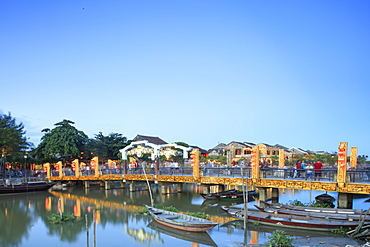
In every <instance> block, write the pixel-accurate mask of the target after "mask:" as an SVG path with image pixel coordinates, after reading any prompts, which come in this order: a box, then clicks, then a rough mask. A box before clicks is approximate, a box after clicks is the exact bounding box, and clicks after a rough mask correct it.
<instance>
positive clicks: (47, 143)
mask: <svg viewBox="0 0 370 247" xmlns="http://www.w3.org/2000/svg"><path fill="white" fill-rule="evenodd" d="M73 124H74V122H72V121H70V120H66V119H64V120H63V121H62V122H59V123H56V124H54V125H55V126H56V127H55V128H54V129H52V130H50V129H43V130H42V132H44V133H45V135H44V136H43V137H42V138H41V143H40V144H39V146H38V147H37V148H36V149H35V154H36V155H38V156H39V158H43V159H46V160H55V159H58V158H61V157H65V158H72V159H73V158H77V157H79V156H80V153H81V152H82V151H83V150H84V145H85V144H86V143H87V142H88V136H87V135H86V134H85V133H84V132H83V131H80V130H77V129H76V128H75V127H74V126H72V125H73Z"/></svg>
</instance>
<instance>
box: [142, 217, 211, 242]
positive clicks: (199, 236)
mask: <svg viewBox="0 0 370 247" xmlns="http://www.w3.org/2000/svg"><path fill="white" fill-rule="evenodd" d="M148 227H149V228H151V229H153V230H156V231H158V232H160V233H163V234H166V235H169V236H172V237H175V238H179V239H183V240H186V241H189V242H193V243H198V244H204V245H208V246H217V244H216V243H215V242H214V241H213V239H212V238H211V236H209V234H208V233H207V232H186V233H184V231H182V230H178V229H174V228H172V227H167V226H164V225H161V224H159V223H157V222H156V221H152V222H150V223H149V225H148Z"/></svg>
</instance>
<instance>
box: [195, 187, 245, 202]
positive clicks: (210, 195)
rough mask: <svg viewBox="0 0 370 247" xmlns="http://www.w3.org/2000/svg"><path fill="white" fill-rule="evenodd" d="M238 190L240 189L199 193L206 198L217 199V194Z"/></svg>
mask: <svg viewBox="0 0 370 247" xmlns="http://www.w3.org/2000/svg"><path fill="white" fill-rule="evenodd" d="M236 192H240V191H238V190H235V189H233V190H226V191H222V192H217V193H207V194H206V193H199V195H201V196H202V197H203V198H204V199H207V200H217V197H216V195H222V194H225V193H236Z"/></svg>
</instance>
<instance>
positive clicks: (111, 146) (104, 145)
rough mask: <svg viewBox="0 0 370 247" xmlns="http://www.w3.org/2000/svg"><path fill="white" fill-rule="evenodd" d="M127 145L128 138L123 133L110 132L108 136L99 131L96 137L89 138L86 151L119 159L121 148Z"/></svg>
mask: <svg viewBox="0 0 370 247" xmlns="http://www.w3.org/2000/svg"><path fill="white" fill-rule="evenodd" d="M127 145H128V141H127V138H126V137H124V136H122V134H118V133H110V134H109V135H108V136H104V135H103V134H102V132H99V134H97V135H95V139H90V140H89V143H88V145H87V146H86V152H87V153H89V152H90V153H94V155H97V156H99V157H104V158H108V159H118V155H119V154H120V152H119V150H120V149H122V148H124V147H126V146H127Z"/></svg>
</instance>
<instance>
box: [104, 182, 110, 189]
mask: <svg viewBox="0 0 370 247" xmlns="http://www.w3.org/2000/svg"><path fill="white" fill-rule="evenodd" d="M104 185H105V189H106V190H110V181H104Z"/></svg>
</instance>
